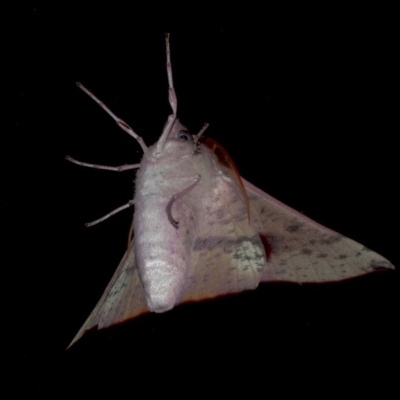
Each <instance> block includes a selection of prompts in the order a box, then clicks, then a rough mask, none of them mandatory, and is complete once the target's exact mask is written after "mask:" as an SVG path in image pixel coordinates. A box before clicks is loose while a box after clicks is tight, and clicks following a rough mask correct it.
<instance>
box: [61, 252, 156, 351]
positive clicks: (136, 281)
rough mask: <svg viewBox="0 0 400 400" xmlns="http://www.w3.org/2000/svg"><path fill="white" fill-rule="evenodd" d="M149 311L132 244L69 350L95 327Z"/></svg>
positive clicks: (106, 325) (119, 321)
mask: <svg viewBox="0 0 400 400" xmlns="http://www.w3.org/2000/svg"><path fill="white" fill-rule="evenodd" d="M148 311H149V309H148V307H147V304H146V299H145V293H144V288H143V285H142V282H141V280H140V277H139V272H138V269H137V268H136V262H135V252H134V246H133V245H132V246H131V247H130V249H129V250H128V251H127V252H126V253H125V255H124V257H123V258H122V260H121V262H120V264H119V265H118V268H117V270H116V271H115V273H114V275H113V277H112V278H111V281H110V283H109V284H108V286H107V288H106V289H105V291H104V293H103V295H102V296H101V299H100V300H99V302H98V303H97V305H96V307H95V308H94V310H93V311H92V313H91V314H90V315H89V317H88V319H87V320H86V322H85V323H84V324H83V326H82V328H81V329H80V330H79V332H78V333H77V334H76V336H75V337H74V339H73V340H72V342H71V343H70V345H69V346H68V347H71V346H72V345H73V344H74V343H75V342H76V341H77V340H79V339H80V338H81V337H82V336H83V335H84V334H85V332H86V331H89V330H90V329H92V328H94V327H97V329H103V328H107V327H109V326H111V325H115V324H118V323H121V322H124V321H126V320H128V319H131V318H134V317H137V316H138V315H140V314H143V313H145V312H148Z"/></svg>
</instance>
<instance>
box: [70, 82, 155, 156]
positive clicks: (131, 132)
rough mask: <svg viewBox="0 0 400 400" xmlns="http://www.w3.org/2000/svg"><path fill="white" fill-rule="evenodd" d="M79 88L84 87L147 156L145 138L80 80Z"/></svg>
mask: <svg viewBox="0 0 400 400" xmlns="http://www.w3.org/2000/svg"><path fill="white" fill-rule="evenodd" d="M76 85H77V86H78V87H79V89H82V90H83V91H84V92H85V93H86V94H87V95H88V96H90V97H91V98H92V99H93V100H94V101H95V102H96V103H97V104H98V105H99V106H100V107H101V108H102V109H103V110H104V111H106V112H107V113H108V114H109V115H110V116H111V117H112V118H113V119H114V121H115V122H116V123H117V125H118V126H119V127H120V128H122V129H123V130H124V131H125V132H127V133H128V134H129V135H131V136H132V137H133V138H135V139H136V140H137V141H138V143H139V144H140V147H141V148H142V149H143V153H144V154H145V155H146V156H147V154H148V152H147V146H146V143H144V141H143V139H142V138H141V137H140V136H139V135H138V134H137V133H136V132H135V131H134V130H133V129H132V128H131V127H130V126H129V125H128V124H127V123H126V122H125V121H123V120H122V119H121V118H119V117H117V116H116V115H115V114H114V113H113V112H112V111H111V110H110V109H109V108H108V107H107V106H106V105H105V104H104V103H103V102H102V101H100V100H99V99H98V98H97V97H96V96H95V95H94V94H93V93H92V92H91V91H90V90H88V89H86V88H85V86H83V85H82V84H81V83H80V82H76Z"/></svg>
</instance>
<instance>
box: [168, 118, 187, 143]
mask: <svg viewBox="0 0 400 400" xmlns="http://www.w3.org/2000/svg"><path fill="white" fill-rule="evenodd" d="M167 123H168V122H167ZM182 132H187V133H189V131H188V129H187V128H186V126H184V125H183V124H182V123H181V121H179V119H178V118H177V119H176V120H175V121H174V124H173V125H172V128H171V131H170V132H169V135H168V139H180V138H182Z"/></svg>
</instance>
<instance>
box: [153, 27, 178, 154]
mask: <svg viewBox="0 0 400 400" xmlns="http://www.w3.org/2000/svg"><path fill="white" fill-rule="evenodd" d="M165 48H166V53H167V76H168V101H169V105H170V106H171V108H172V114H171V115H170V116H169V117H168V120H167V123H166V124H165V126H164V129H163V132H162V134H161V137H160V139H159V140H158V142H157V152H156V154H161V153H162V151H163V150H164V145H165V142H166V141H167V139H168V135H169V133H170V132H171V128H172V126H173V125H174V123H175V121H176V114H177V111H178V99H177V97H176V92H175V88H174V81H173V78H172V66H171V51H170V46H169V33H166V34H165Z"/></svg>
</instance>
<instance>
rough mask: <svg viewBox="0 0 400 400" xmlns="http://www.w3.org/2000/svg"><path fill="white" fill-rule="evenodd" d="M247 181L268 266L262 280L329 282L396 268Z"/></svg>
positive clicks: (254, 221) (256, 226)
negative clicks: (382, 269)
mask: <svg viewBox="0 0 400 400" xmlns="http://www.w3.org/2000/svg"><path fill="white" fill-rule="evenodd" d="M243 181H244V185H245V187H246V190H247V193H248V195H249V198H250V209H251V219H252V224H253V226H254V227H255V229H256V230H257V231H258V233H259V234H260V235H261V237H262V239H263V242H264V245H265V247H266V253H267V266H266V268H265V269H264V271H263V274H262V277H261V281H292V282H330V281H340V280H343V279H347V278H353V277H356V276H359V275H363V274H367V273H369V272H373V271H376V270H377V269H381V268H390V269H394V266H393V265H392V264H391V263H390V262H389V261H388V260H386V259H385V258H384V257H382V256H381V255H379V254H377V253H375V252H374V251H372V250H370V249H368V248H366V247H365V246H363V245H362V244H360V243H357V242H355V241H354V240H352V239H349V238H347V237H345V236H343V235H341V234H339V233H337V232H334V231H332V230H330V229H328V228H326V227H324V226H322V225H320V224H318V223H317V222H315V221H313V220H311V219H310V218H307V217H306V216H304V215H303V214H301V213H299V212H298V211H295V210H293V209H292V208H290V207H288V206H287V205H285V204H283V203H281V202H280V201H278V200H276V199H275V198H273V197H272V196H270V195H268V194H267V193H264V192H263V191H262V190H260V189H258V188H257V187H255V186H254V185H252V184H251V183H249V182H247V181H245V180H243Z"/></svg>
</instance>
